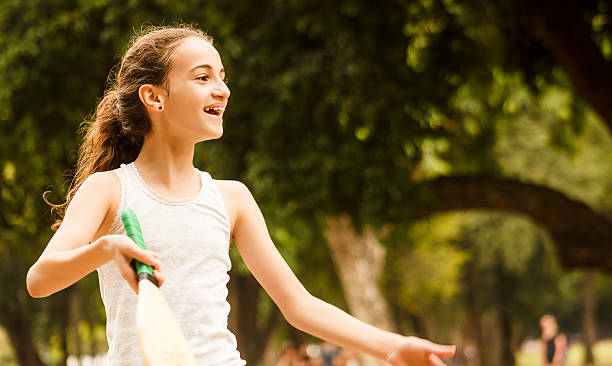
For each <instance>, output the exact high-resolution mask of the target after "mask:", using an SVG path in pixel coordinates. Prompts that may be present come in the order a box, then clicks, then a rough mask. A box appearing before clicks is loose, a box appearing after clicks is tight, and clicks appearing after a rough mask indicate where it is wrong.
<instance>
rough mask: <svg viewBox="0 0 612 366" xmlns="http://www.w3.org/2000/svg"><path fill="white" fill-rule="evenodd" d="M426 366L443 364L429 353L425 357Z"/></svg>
mask: <svg viewBox="0 0 612 366" xmlns="http://www.w3.org/2000/svg"><path fill="white" fill-rule="evenodd" d="M427 365H428V366H445V363H444V362H442V360H440V358H439V357H438V356H436V355H435V354H433V353H430V354H429V356H428V357H427Z"/></svg>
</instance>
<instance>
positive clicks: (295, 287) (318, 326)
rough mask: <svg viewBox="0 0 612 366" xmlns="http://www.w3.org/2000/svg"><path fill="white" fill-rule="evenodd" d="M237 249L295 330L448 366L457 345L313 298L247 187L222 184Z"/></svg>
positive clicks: (397, 361) (396, 360)
mask: <svg viewBox="0 0 612 366" xmlns="http://www.w3.org/2000/svg"><path fill="white" fill-rule="evenodd" d="M219 186H220V188H221V191H222V192H223V193H224V194H223V195H224V199H225V201H226V203H227V209H228V214H229V216H230V221H231V224H232V228H233V229H232V233H233V237H234V239H235V242H236V246H237V247H238V250H239V251H240V254H241V256H242V258H243V259H244V262H245V263H246V265H247V266H248V267H249V269H250V270H251V273H253V275H254V276H255V278H256V279H257V281H258V282H259V283H260V284H261V285H262V287H263V288H264V289H265V290H266V292H267V293H268V294H269V295H270V297H271V298H272V299H273V300H274V302H275V303H276V304H277V306H278V307H279V309H280V310H281V312H282V313H283V315H284V316H285V318H286V319H287V321H288V322H289V323H290V324H291V325H293V326H294V327H296V328H298V329H300V330H302V331H304V332H307V333H310V334H312V335H314V336H316V337H319V338H321V339H324V340H327V341H329V342H331V343H334V344H337V345H339V346H342V347H347V348H351V349H354V350H358V351H361V352H365V353H368V354H371V355H373V356H375V357H378V358H381V359H386V360H387V361H389V362H391V363H392V364H393V365H443V363H442V361H440V358H447V357H451V356H452V355H453V354H454V352H455V348H454V346H441V345H437V344H434V343H431V342H429V341H427V340H424V339H419V338H416V337H404V336H401V335H399V334H394V333H391V332H387V331H383V330H381V329H378V328H376V327H373V326H371V325H368V324H366V323H364V322H362V321H360V320H357V319H355V318H354V317H352V316H350V315H349V314H347V313H345V312H344V311H342V310H340V309H338V308H336V307H335V306H332V305H330V304H328V303H326V302H324V301H321V300H319V299H317V298H315V297H313V296H312V295H311V294H310V293H309V292H308V291H307V290H306V289H305V288H304V286H302V284H301V283H300V282H299V280H298V279H297V278H296V277H295V275H294V274H293V272H292V271H291V269H290V268H289V266H288V265H287V263H286V262H285V261H284V259H283V258H282V257H281V255H280V253H279V252H278V251H277V249H276V247H275V246H274V243H273V242H272V240H271V238H270V236H269V234H268V230H267V228H266V224H265V221H264V218H263V216H262V214H261V211H260V209H259V207H258V205H257V203H256V202H255V200H254V198H253V196H252V195H251V193H250V192H249V190H248V188H246V187H245V186H244V185H243V184H242V183H239V182H223V183H221V184H219Z"/></svg>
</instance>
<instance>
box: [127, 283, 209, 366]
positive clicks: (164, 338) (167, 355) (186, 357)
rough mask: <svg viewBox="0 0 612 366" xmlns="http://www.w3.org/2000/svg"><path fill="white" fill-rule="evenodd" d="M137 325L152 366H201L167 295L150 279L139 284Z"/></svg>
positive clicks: (149, 363)
mask: <svg viewBox="0 0 612 366" xmlns="http://www.w3.org/2000/svg"><path fill="white" fill-rule="evenodd" d="M136 326H137V328H138V339H139V341H140V349H141V351H142V355H143V357H144V359H145V363H146V364H147V365H148V366H197V363H196V360H195V358H194V357H193V355H192V353H191V350H190V349H189V345H188V344H187V340H186V339H185V336H184V335H183V332H182V331H181V328H180V327H179V325H178V324H177V322H176V320H175V319H174V316H173V315H172V313H171V312H170V308H169V307H168V304H167V303H166V300H165V299H164V295H163V294H162V293H161V291H160V290H159V288H157V286H155V285H154V284H153V283H151V282H150V281H148V280H141V281H140V282H139V283H138V308H137V315H136Z"/></svg>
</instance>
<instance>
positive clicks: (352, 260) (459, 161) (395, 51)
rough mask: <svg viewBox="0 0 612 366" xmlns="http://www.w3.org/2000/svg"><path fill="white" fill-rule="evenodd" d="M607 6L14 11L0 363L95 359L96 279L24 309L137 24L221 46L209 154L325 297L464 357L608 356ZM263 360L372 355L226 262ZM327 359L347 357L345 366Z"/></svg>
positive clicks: (286, 3)
mask: <svg viewBox="0 0 612 366" xmlns="http://www.w3.org/2000/svg"><path fill="white" fill-rule="evenodd" d="M611 16H612V4H611V2H610V1H609V0H581V1H578V0H575V1H572V0H532V1H528V0H500V1H486V0H395V1H391V0H380V1H377V2H371V1H359V0H338V1H328V2H324V1H313V0H270V1H264V2H262V1H221V0H219V1H213V0H210V1H195V0H192V1H168V0H154V1H140V0H91V1H87V0H80V1H76V0H72V1H69V0H53V1H49V0H0V131H1V132H0V364H1V365H7V366H13V365H22V366H30V365H65V364H68V365H79V364H80V365H94V364H95V365H97V364H102V362H103V361H102V360H103V358H104V356H103V355H104V353H105V352H106V347H107V345H106V338H105V327H104V324H105V315H104V309H103V306H102V303H101V300H100V295H99V290H98V283H97V275H96V274H95V273H92V274H91V275H89V276H88V277H86V278H85V279H83V280H81V281H80V282H78V283H77V284H75V285H74V286H72V287H70V288H68V289H66V290H64V291H62V292H60V293H57V294H55V295H52V296H50V297H48V298H45V299H32V298H30V297H29V295H28V294H27V292H26V289H25V275H26V273H27V270H28V268H29V266H31V265H32V264H33V263H34V261H35V260H36V259H37V258H38V256H39V255H40V253H41V252H42V250H43V248H44V246H45V245H46V243H47V242H48V240H49V238H50V236H51V235H52V232H51V230H50V229H49V226H50V224H51V223H52V221H53V217H52V216H51V214H50V212H49V207H48V206H47V205H46V204H45V203H44V201H43V200H42V194H43V192H45V191H48V190H49V191H51V192H52V193H51V195H50V197H49V198H50V200H51V201H53V202H56V203H59V202H62V200H63V198H64V197H65V194H66V193H67V182H69V180H70V178H71V174H72V169H73V167H74V164H75V161H76V154H77V150H78V146H79V144H80V140H81V134H79V126H80V124H81V122H82V121H83V120H84V118H85V117H87V116H88V115H90V114H91V113H92V112H93V110H94V107H95V105H96V101H97V100H98V99H99V98H101V97H102V95H103V91H104V88H105V85H107V82H108V81H107V75H108V74H109V71H110V70H111V68H112V67H113V65H115V64H116V63H117V61H118V60H119V59H120V56H121V54H122V51H123V50H124V49H123V48H124V45H125V44H126V42H127V41H128V40H129V39H130V37H131V36H132V35H133V34H134V32H135V31H137V30H139V29H141V28H142V27H143V25H144V26H146V25H171V24H176V23H178V22H186V23H191V24H194V25H196V26H198V27H200V28H202V29H204V30H206V31H207V32H209V33H210V35H211V36H212V37H213V38H214V39H215V46H216V47H217V49H218V50H219V52H220V54H221V56H222V59H223V62H224V65H225V68H226V70H227V71H228V76H229V79H230V81H229V87H230V89H231V91H232V96H231V98H230V102H229V106H228V109H227V111H226V113H225V116H226V118H225V122H224V123H225V133H224V136H223V138H221V139H220V140H218V141H213V142H206V143H203V144H200V145H199V146H198V148H197V152H196V161H195V164H196V166H198V167H199V168H200V169H203V170H208V171H210V172H211V174H212V175H213V176H214V177H216V178H219V179H236V180H241V181H243V182H244V183H245V184H246V185H247V186H248V187H249V188H250V189H251V191H252V192H253V194H254V196H255V197H256V199H257V200H258V202H259V204H260V206H261V207H262V210H263V212H264V215H265V216H266V219H267V223H268V226H269V230H270V232H271V235H272V237H273V239H274V241H275V243H276V245H277V246H278V248H279V250H280V251H281V253H282V254H283V256H284V257H285V259H286V260H287V261H288V263H289V264H290V266H291V267H292V269H293V270H294V271H295V272H296V273H297V275H298V277H299V278H300V279H301V281H302V282H303V283H304V284H305V286H306V287H307V289H308V290H309V291H310V292H311V293H313V294H314V295H316V296H318V297H321V298H323V299H324V300H326V301H328V302H331V303H333V304H335V305H337V306H339V307H341V308H342V309H345V310H347V311H349V312H350V313H352V314H354V315H355V316H357V317H358V318H360V319H363V320H365V321H368V322H371V323H373V324H376V325H378V326H380V327H383V328H386V329H390V330H395V331H399V332H402V333H404V334H407V335H417V336H421V337H427V338H430V339H434V340H436V341H439V342H447V343H454V344H457V345H458V351H457V356H456V357H455V359H454V360H453V361H452V363H451V364H452V365H454V366H457V365H480V366H497V365H501V366H511V365H525V366H527V365H537V364H538V360H539V359H540V358H541V356H540V352H541V348H540V344H539V343H538V341H537V340H538V338H539V337H540V328H539V319H540V317H541V316H542V315H544V314H546V313H549V314H553V315H554V316H555V317H556V318H557V321H558V324H559V327H560V330H561V331H562V332H563V333H565V334H567V335H568V337H569V341H570V343H569V344H570V348H569V353H568V359H567V362H566V365H586V364H594V365H598V366H604V365H612V317H610V313H611V312H610V310H611V309H612V277H611V276H610V270H611V269H612V140H611V133H612V64H611V58H612V25H611V20H612V19H611ZM231 256H232V260H233V268H232V271H231V282H230V285H229V288H230V295H229V301H230V303H231V305H232V313H231V314H230V327H231V329H233V330H234V331H235V332H236V335H237V339H238V345H239V350H240V351H241V354H242V357H243V358H245V359H246V360H247V361H248V363H249V365H332V364H333V365H336V366H337V365H359V364H361V365H371V364H372V362H371V361H370V360H367V359H364V358H362V357H360V356H359V355H355V354H352V353H351V352H349V351H347V350H339V349H337V348H335V347H334V346H333V345H329V344H325V343H321V341H320V340H317V339H315V338H312V337H310V336H307V335H305V334H303V333H301V332H299V331H296V330H295V329H293V328H291V327H290V326H289V325H288V324H287V323H286V321H285V320H284V319H283V318H282V315H281V314H280V313H279V311H278V309H277V308H276V307H275V306H274V304H273V303H272V302H271V300H270V299H269V298H268V297H267V295H266V294H265V293H264V292H263V290H261V288H260V287H259V285H258V284H257V282H256V281H255V280H254V279H253V277H252V276H251V275H250V274H249V272H248V270H247V269H246V267H245V266H244V264H243V263H242V262H241V260H240V257H239V254H238V253H237V252H236V251H235V249H232V250H231ZM332 358H333V359H334V360H333V361H332V360H331V359H332Z"/></svg>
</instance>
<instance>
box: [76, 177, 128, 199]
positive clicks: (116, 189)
mask: <svg viewBox="0 0 612 366" xmlns="http://www.w3.org/2000/svg"><path fill="white" fill-rule="evenodd" d="M79 191H86V192H83V193H88V195H92V196H95V197H99V198H104V199H109V200H110V201H109V202H113V201H116V202H117V203H118V202H119V200H120V198H121V181H120V180H119V177H118V176H117V174H116V173H115V172H114V171H112V170H109V171H105V172H96V173H93V174H92V175H90V176H89V177H87V179H85V181H84V182H83V184H82V185H81V187H80V188H79Z"/></svg>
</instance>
